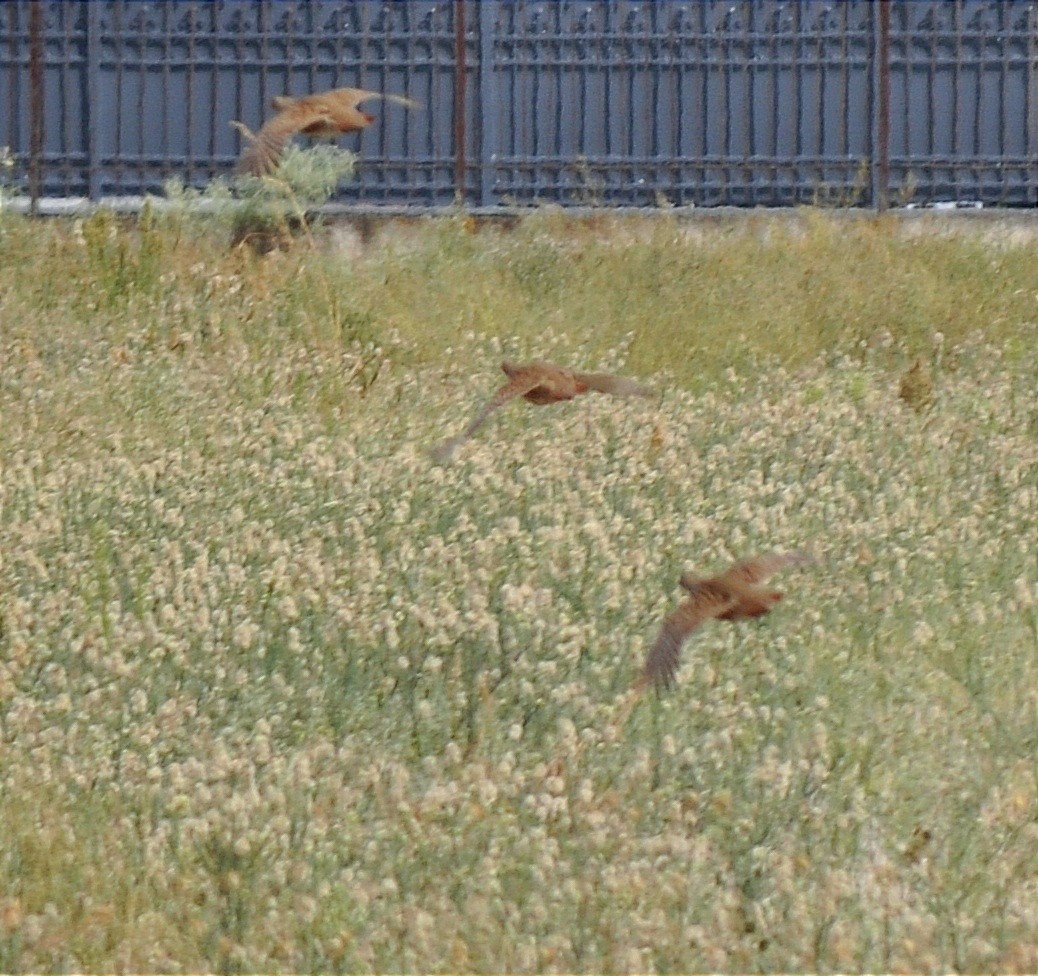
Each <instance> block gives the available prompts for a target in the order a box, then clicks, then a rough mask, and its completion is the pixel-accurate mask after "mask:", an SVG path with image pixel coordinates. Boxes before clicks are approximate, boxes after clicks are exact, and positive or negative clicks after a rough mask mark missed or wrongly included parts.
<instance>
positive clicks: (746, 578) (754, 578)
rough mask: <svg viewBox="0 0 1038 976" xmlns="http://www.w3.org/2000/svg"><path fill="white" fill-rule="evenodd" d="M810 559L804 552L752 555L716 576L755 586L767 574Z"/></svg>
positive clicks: (727, 581) (807, 561)
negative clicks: (750, 557)
mask: <svg viewBox="0 0 1038 976" xmlns="http://www.w3.org/2000/svg"><path fill="white" fill-rule="evenodd" d="M811 561H812V557H811V556H810V555H809V554H808V553H806V552H799V551H797V552H771V553H767V554H766V555H763V556H754V557H753V558H752V559H744V560H742V561H741V562H737V563H734V564H733V565H732V566H730V567H729V568H728V569H726V570H725V571H724V572H723V573H721V574H720V575H719V576H718V577H716V578H717V579H718V580H719V581H721V580H723V581H724V582H726V583H735V584H739V583H742V584H748V585H750V586H755V585H756V584H757V583H763V582H764V581H765V580H766V579H767V578H768V577H769V576H771V575H773V574H774V573H777V572H778V571H779V570H780V569H785V568H786V567H788V566H799V565H802V564H803V563H809V562H811ZM682 586H685V578H684V577H682ZM687 588H688V587H686V589H687Z"/></svg>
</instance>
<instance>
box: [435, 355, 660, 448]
mask: <svg viewBox="0 0 1038 976" xmlns="http://www.w3.org/2000/svg"><path fill="white" fill-rule="evenodd" d="M501 369H503V370H504V372H505V375H507V376H508V382H507V383H505V385H504V386H502V387H501V389H500V390H498V391H497V393H495V394H494V396H493V397H492V398H491V400H490V402H489V403H487V404H486V405H485V406H484V407H483V409H482V410H480V411H479V413H477V414H476V416H475V417H474V418H473V420H472V422H471V423H470V424H469V425H468V427H466V428H465V430H463V431H462V432H461V434H459V435H458V436H457V437H452V438H450V440H447V441H444V442H443V443H442V444H441V445H440V446H439V447H437V448H436V449H435V450H434V451H433V455H434V456H435V457H436V458H437V459H438V460H441V461H443V460H446V459H447V458H449V457H450V456H451V455H452V454H453V453H454V451H455V449H456V448H457V447H458V445H459V444H461V443H463V442H464V441H466V440H468V438H470V437H471V436H472V435H473V434H474V433H475V432H476V431H477V430H479V428H480V427H482V426H483V424H485V423H486V421H487V418H488V417H489V416H490V415H491V414H492V413H493V412H494V411H495V410H499V409H500V408H501V407H503V406H504V405H505V404H506V403H508V402H509V400H514V399H515V398H516V397H523V399H525V400H528V401H529V402H530V403H535V404H537V405H538V406H541V405H543V404H546V403H561V402H562V401H564V400H572V399H573V398H574V397H576V396H580V394H582V393H587V392H589V391H591V390H595V391H596V392H598V393H610V394H612V395H613V396H640V397H653V396H655V395H656V394H655V393H654V392H653V391H652V390H649V389H646V388H645V387H644V386H641V385H639V384H638V383H635V382H634V380H629V379H626V378H624V377H622V376H611V375H610V374H609V373H578V372H576V371H574V370H571V369H564V368H563V367H561V366H552V365H551V364H550V363H541V362H533V363H523V364H518V363H509V362H504V363H502V364H501Z"/></svg>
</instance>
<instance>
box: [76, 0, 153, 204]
mask: <svg viewBox="0 0 1038 976" xmlns="http://www.w3.org/2000/svg"><path fill="white" fill-rule="evenodd" d="M120 6H121V0H120ZM86 8H87V9H86V15H87V19H86V79H85V80H86V85H85V86H84V87H85V89H86V100H85V101H84V109H83V124H84V127H85V130H86V131H85V133H84V134H85V136H86V165H87V196H88V197H89V198H90V199H91V200H98V199H100V197H101V161H100V160H99V159H98V158H97V157H98V151H97V146H98V131H99V129H100V124H99V123H100V119H98V117H97V116H98V115H99V114H100V109H101V97H100V84H101V31H100V25H99V23H98V19H99V17H100V8H101V4H99V3H88V4H86ZM142 84H143V81H142ZM142 182H143V181H142Z"/></svg>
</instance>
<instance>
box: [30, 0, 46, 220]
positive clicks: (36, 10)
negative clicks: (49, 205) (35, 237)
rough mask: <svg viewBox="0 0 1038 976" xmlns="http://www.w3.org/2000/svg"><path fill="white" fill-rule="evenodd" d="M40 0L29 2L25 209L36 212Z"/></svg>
mask: <svg viewBox="0 0 1038 976" xmlns="http://www.w3.org/2000/svg"><path fill="white" fill-rule="evenodd" d="M42 167H43V0H32V3H31V4H29V212H30V213H31V214H32V215H33V216H34V217H35V216H36V215H37V214H38V213H39V212H40V195H41V191H42V184H43V172H42Z"/></svg>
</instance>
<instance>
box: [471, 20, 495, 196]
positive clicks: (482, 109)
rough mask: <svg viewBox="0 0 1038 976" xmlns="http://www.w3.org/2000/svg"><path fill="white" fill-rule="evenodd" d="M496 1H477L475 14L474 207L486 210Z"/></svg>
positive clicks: (492, 137) (490, 171) (492, 130)
mask: <svg viewBox="0 0 1038 976" xmlns="http://www.w3.org/2000/svg"><path fill="white" fill-rule="evenodd" d="M499 3H500V0H480V2H479V3H478V4H477V5H476V9H477V10H478V11H479V116H480V132H479V199H478V200H477V201H476V202H477V205H479V206H483V207H488V206H490V205H491V204H494V203H496V202H497V201H496V200H495V199H494V175H495V173H494V171H495V166H494V163H495V160H496V159H497V150H498V133H497V120H498V117H499V108H498V104H497V91H496V85H495V81H494V24H495V23H496V21H497V17H498V14H499Z"/></svg>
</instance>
